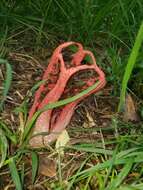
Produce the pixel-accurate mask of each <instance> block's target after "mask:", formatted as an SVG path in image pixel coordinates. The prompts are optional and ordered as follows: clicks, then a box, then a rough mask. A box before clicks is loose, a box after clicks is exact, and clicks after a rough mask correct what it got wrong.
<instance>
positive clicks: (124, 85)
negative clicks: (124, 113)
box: [118, 23, 143, 111]
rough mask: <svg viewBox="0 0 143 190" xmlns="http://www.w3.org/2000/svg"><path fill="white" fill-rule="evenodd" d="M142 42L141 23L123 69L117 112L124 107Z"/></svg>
mask: <svg viewBox="0 0 143 190" xmlns="http://www.w3.org/2000/svg"><path fill="white" fill-rule="evenodd" d="M142 41H143V23H142V24H141V26H140V29H139V31H138V34H137V37H136V40H135V44H134V46H133V48H132V51H131V54H130V57H129V59H128V63H127V66H126V69H125V73H124V76H123V80H122V88H121V94H120V102H119V106H118V111H121V109H122V107H123V105H124V102H125V96H126V89H127V84H128V81H129V78H130V77H131V73H132V70H133V67H134V65H135V63H136V59H137V56H138V53H139V49H140V46H141V44H142Z"/></svg>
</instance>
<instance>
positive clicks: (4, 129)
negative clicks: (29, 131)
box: [0, 121, 17, 145]
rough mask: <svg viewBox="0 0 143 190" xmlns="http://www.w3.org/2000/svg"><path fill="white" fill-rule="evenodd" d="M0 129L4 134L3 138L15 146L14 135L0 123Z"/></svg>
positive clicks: (15, 138) (15, 139)
mask: <svg viewBox="0 0 143 190" xmlns="http://www.w3.org/2000/svg"><path fill="white" fill-rule="evenodd" d="M0 128H1V129H2V130H3V131H4V132H5V136H6V137H7V138H8V139H9V140H11V141H12V143H14V144H15V145H16V144H17V137H16V135H15V134H14V133H13V132H12V131H11V130H10V129H9V128H8V127H7V126H6V125H5V124H4V123H3V122H1V121H0Z"/></svg>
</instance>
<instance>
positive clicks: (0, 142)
mask: <svg viewBox="0 0 143 190" xmlns="http://www.w3.org/2000/svg"><path fill="white" fill-rule="evenodd" d="M7 149H8V143H7V138H6V136H5V135H4V132H3V131H2V129H0V152H1V161H0V168H1V167H2V166H3V163H4V161H5V160H6V156H7Z"/></svg>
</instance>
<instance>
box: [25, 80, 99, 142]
mask: <svg viewBox="0 0 143 190" xmlns="http://www.w3.org/2000/svg"><path fill="white" fill-rule="evenodd" d="M99 83H100V82H96V83H95V84H94V85H92V86H90V87H88V88H87V89H86V90H83V91H82V92H80V93H79V94H77V95H75V96H73V97H70V98H67V99H64V100H60V101H58V102H54V103H49V104H48V105H47V106H45V107H44V108H43V109H42V110H40V111H37V112H36V113H35V114H34V115H33V117H32V119H31V120H29V121H28V123H27V125H26V127H25V130H24V134H23V140H22V141H23V142H24V140H26V138H27V136H28V134H29V133H30V131H31V129H32V127H33V125H34V123H35V121H36V119H37V118H38V116H39V115H40V114H41V113H42V112H43V111H46V110H49V109H53V108H56V107H60V106H63V105H66V104H68V103H71V102H73V101H75V100H77V99H79V98H81V97H82V96H84V95H86V94H87V93H89V92H90V91H92V90H93V89H95V88H96V87H97V86H98V85H99Z"/></svg>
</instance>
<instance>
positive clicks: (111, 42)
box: [0, 0, 143, 190]
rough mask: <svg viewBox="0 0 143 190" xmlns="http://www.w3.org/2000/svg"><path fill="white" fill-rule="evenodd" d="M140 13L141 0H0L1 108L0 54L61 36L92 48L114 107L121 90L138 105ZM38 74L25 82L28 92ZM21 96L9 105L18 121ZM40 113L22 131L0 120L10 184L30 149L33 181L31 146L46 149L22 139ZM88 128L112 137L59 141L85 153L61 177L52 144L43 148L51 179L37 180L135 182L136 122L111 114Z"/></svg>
mask: <svg viewBox="0 0 143 190" xmlns="http://www.w3.org/2000/svg"><path fill="white" fill-rule="evenodd" d="M142 19H143V4H142V2H141V1H140V0H124V1H123V0H117V1H115V0H109V1H105V0H66V1H65V0H61V1H58V0H23V1H21V2H20V1H18V0H15V1H10V0H8V1H5V0H2V1H0V25H1V27H0V57H1V59H0V66H1V65H2V64H4V66H5V68H6V70H5V75H4V83H3V87H2V94H1V95H2V96H1V97H2V98H1V100H0V109H1V113H2V112H3V109H4V106H5V104H4V103H5V100H6V97H7V95H10V93H9V90H10V87H11V82H12V66H11V62H10V61H6V60H7V54H8V53H9V52H11V51H21V49H20V48H22V51H23V50H24V51H26V48H27V47H28V48H31V51H34V52H37V51H38V50H39V49H40V48H51V47H52V49H53V48H54V47H55V46H56V45H57V43H58V44H59V43H60V42H61V41H68V40H73V41H79V42H81V43H83V46H84V47H87V48H88V49H91V50H92V51H93V52H94V54H95V56H96V59H97V63H98V64H99V65H100V66H101V67H102V68H103V69H104V71H105V73H106V78H107V81H108V84H110V85H111V86H113V92H112V93H113V95H114V96H117V97H118V98H119V100H120V101H119V109H118V110H121V108H122V106H123V103H124V100H125V95H126V91H127V90H130V91H132V93H134V94H135V95H136V97H137V98H138V99H139V103H140V102H141V107H142V105H143V101H142V97H143V96H142V92H143V90H142V89H143V66H142V63H143V62H142V53H143V48H142V46H141V44H142V40H143V24H142ZM43 82H44V81H40V82H39V83H37V84H36V85H35V86H33V88H32V90H31V92H32V94H33V93H34V92H35V90H36V89H37V88H38V87H39V85H40V84H41V83H43ZM127 88H128V89H127ZM88 90H91V89H87V91H88ZM87 91H84V92H82V93H81V94H79V95H78V96H76V97H72V98H69V99H66V100H62V101H59V102H56V103H55V104H49V105H47V107H46V108H45V109H51V108H55V107H57V106H61V105H64V104H66V103H69V102H71V101H73V100H75V99H77V98H79V96H82V95H83V94H84V93H87ZM29 98H31V96H30V95H29V96H28V97H25V99H24V102H23V103H22V105H21V106H20V107H16V109H15V113H19V112H22V113H23V114H24V123H26V118H27V114H28V110H27V104H28V103H29ZM2 108H3V109H2ZM11 111H13V110H11ZM42 111H43V110H42ZM40 113H41V111H40V112H38V113H36V114H35V115H34V117H33V118H32V121H30V123H28V124H27V128H25V129H24V132H23V133H21V132H20V131H19V130H18V129H17V130H13V128H12V129H10V127H9V126H7V124H5V122H4V121H0V167H1V169H2V171H5V169H6V170H7V171H8V173H9V174H11V179H12V180H13V183H14V184H15V188H16V189H18V190H20V189H23V186H24V182H25V180H26V172H27V168H26V165H25V162H24V159H25V157H27V156H31V160H32V164H31V165H32V166H31V172H32V178H31V184H35V183H37V181H36V179H37V169H38V156H37V154H38V153H39V152H41V151H43V152H47V149H44V150H31V149H28V148H27V147H26V143H27V140H28V138H29V134H30V130H31V128H32V127H33V124H34V122H35V120H36V118H37V117H38V115H39V114H40ZM16 127H17V126H16ZM19 127H21V126H19ZM14 128H15V126H14ZM76 130H77V131H78V129H76ZM124 130H125V132H124ZM96 131H98V132H102V133H103V134H105V136H107V137H108V134H112V135H113V137H112V138H107V139H106V138H105V137H103V139H100V140H96V142H95V143H94V144H90V143H81V144H79V145H73V146H69V147H67V149H66V150H65V151H66V152H67V153H77V155H78V153H82V154H83V155H84V154H85V155H86V157H84V159H83V160H82V161H81V164H80V167H79V168H78V169H77V170H76V172H75V173H74V174H72V175H71V176H69V177H68V178H67V179H66V182H65V181H64V180H63V176H62V175H63V173H64V167H63V165H62V163H61V158H59V157H58V155H56V152H54V150H51V149H50V150H48V151H49V155H50V156H51V155H53V154H55V155H56V156H57V159H58V169H59V170H58V171H59V173H58V176H59V180H55V181H54V182H53V181H52V180H51V181H50V182H49V181H48V182H46V181H45V183H44V184H45V186H46V185H47V186H48V187H49V186H51V188H52V189H56V190H58V189H59V190H62V189H68V190H72V189H75V188H76V187H77V186H78V188H79V189H81V190H91V186H93V184H94V183H95V184H96V187H95V188H97V189H99V190H121V189H122V190H142V189H143V183H142V180H143V178H142V173H143V169H142V166H143V163H142V157H143V145H142V139H143V136H142V131H143V126H142V124H141V125H139V129H138V127H137V126H136V125H133V124H126V123H124V122H121V121H120V120H118V119H117V118H113V122H112V123H111V124H110V126H108V127H107V128H106V130H105V129H102V128H101V129H97V130H96ZM86 132H87V131H85V133H86ZM79 133H80V132H79ZM103 136H104V135H103ZM19 144H20V146H19ZM11 146H12V147H14V148H15V151H14V152H11V151H10V150H11V149H10V148H11ZM72 159H75V158H74V157H73V158H72ZM92 160H95V161H97V164H93V162H92ZM0 174H1V172H0ZM134 174H136V175H134ZM132 176H133V177H132ZM0 180H1V179H0Z"/></svg>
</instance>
